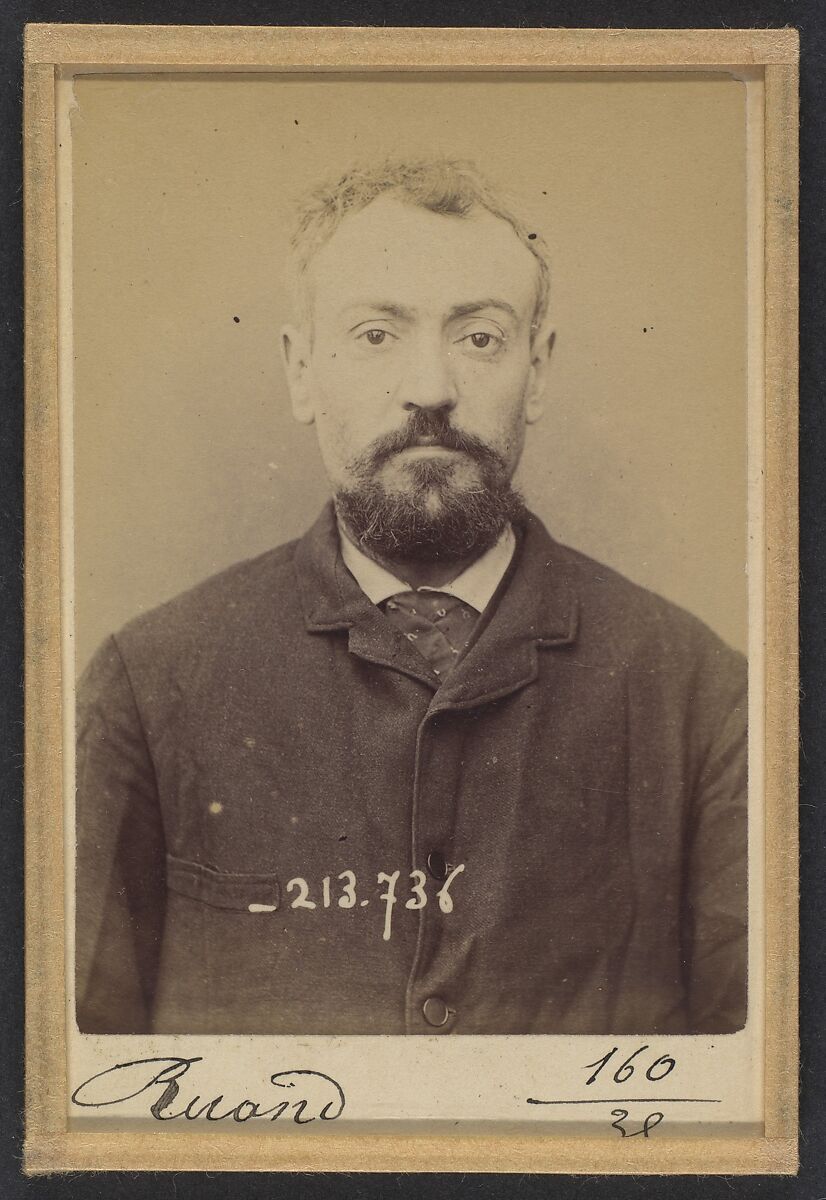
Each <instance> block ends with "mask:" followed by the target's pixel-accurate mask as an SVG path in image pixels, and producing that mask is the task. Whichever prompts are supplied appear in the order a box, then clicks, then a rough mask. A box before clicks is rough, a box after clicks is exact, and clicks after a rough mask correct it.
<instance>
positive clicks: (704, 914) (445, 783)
mask: <svg viewBox="0 0 826 1200" xmlns="http://www.w3.org/2000/svg"><path fill="white" fill-rule="evenodd" d="M745 719H746V674H745V668H744V663H743V661H742V659H741V657H740V656H739V655H737V654H735V653H734V652H733V651H731V650H729V649H728V648H727V647H726V646H725V645H724V644H723V643H722V642H720V641H719V640H718V638H717V637H716V636H715V635H714V634H712V633H711V632H710V631H709V630H708V629H707V628H706V627H705V626H704V625H702V624H701V623H700V622H699V621H697V620H695V619H694V618H693V617H691V616H689V615H687V614H686V613H685V612H682V611H681V610H679V609H677V608H675V607H674V606H673V605H671V604H669V603H667V602H666V601H664V600H662V599H660V598H658V597H657V596H654V595H652V594H651V593H649V592H647V591H644V590H643V589H642V588H639V587H637V586H635V585H633V584H631V583H629V582H628V581H627V580H625V579H623V578H622V577H621V576H620V575H617V574H616V573H615V572H614V571H611V570H609V569H607V568H606V567H603V566H600V565H599V564H598V563H596V562H594V561H592V560H591V559H588V558H586V557H584V556H583V555H581V554H578V553H576V552H575V551H573V550H570V549H567V548H566V547H564V546H560V545H558V544H557V543H556V542H554V541H553V540H552V539H551V538H550V537H549V536H548V534H547V533H546V531H545V529H544V528H543V527H542V525H541V524H540V523H539V521H537V520H536V519H535V518H530V519H529V520H528V521H527V524H526V527H525V529H524V531H523V533H522V536H521V538H520V546H519V549H518V551H517V554H516V556H515V558H514V562H513V563H512V565H511V568H510V569H509V572H508V574H507V575H506V577H505V579H504V580H503V581H502V584H501V585H500V588H499V590H498V592H497V594H496V596H495V597H494V599H493V600H492V601H491V604H490V605H489V606H488V609H487V610H486V612H485V614H484V616H483V617H482V619H481V620H480V622H479V624H478V626H477V628H476V631H475V633H474V637H473V639H472V641H471V645H470V648H469V649H468V650H467V651H466V652H465V654H464V656H463V657H462V658H461V660H459V662H458V665H457V666H456V668H455V669H454V671H453V672H452V673H451V674H450V676H449V677H448V678H447V679H446V681H445V682H444V683H443V684H442V685H441V686H439V680H438V679H437V677H436V676H435V675H433V674H432V673H431V671H430V669H429V667H428V666H427V664H426V663H425V661H424V660H423V659H422V658H421V657H420V656H419V654H418V653H417V652H416V650H415V648H414V647H413V646H411V645H410V644H409V642H407V641H405V639H404V637H403V636H402V635H401V633H400V632H399V631H398V630H397V629H396V628H395V627H394V626H393V625H391V624H390V622H389V621H388V620H387V619H386V618H385V616H384V615H383V614H382V612H381V611H380V610H379V609H378V608H376V607H374V605H373V604H371V602H370V601H369V600H368V599H367V597H366V596H365V595H364V593H363V592H362V591H361V589H360V588H359V586H358V585H357V583H356V582H355V580H354V579H353V577H352V576H351V575H350V573H349V572H348V571H347V569H346V568H345V566H344V564H343V562H342V560H341V555H340V551H339V545H338V536H337V532H336V525H335V520H334V516H333V512H332V508H331V507H328V508H327V509H326V510H325V512H324V513H323V514H322V516H321V518H320V519H319V521H318V522H317V523H316V525H315V526H314V527H313V528H312V529H311V530H310V531H309V533H308V534H307V535H306V536H305V537H304V538H303V539H301V540H300V541H298V542H296V543H291V544H290V545H286V546H282V547H281V548H279V549H277V550H273V551H271V552H269V553H267V554H264V555H262V556H261V557H260V558H256V559H254V560H252V561H250V562H244V563H241V564H239V565H237V566H234V567H232V568H231V569H230V570H228V571H225V572H224V573H223V574H220V575H218V576H217V577H215V578H213V579H210V580H208V581H207V582H206V583H203V584H201V585H200V586H199V587H196V588H194V589H193V590H192V591H189V592H187V593H186V594H185V595H183V596H180V597H178V598H177V599H175V600H173V601H171V602H170V603H168V604H165V605H163V606H162V607H161V608H158V609H157V610H155V611H154V612H151V613H149V614H147V615H145V616H141V617H139V618H138V619H137V620H135V621H133V622H132V623H131V624H129V625H128V626H127V627H126V628H125V629H124V630H123V631H122V632H121V633H119V634H118V635H117V636H116V637H114V638H110V639H109V640H108V641H107V642H106V643H105V644H104V645H103V647H102V648H101V649H100V650H99V652H98V654H97V656H96V657H95V659H94V660H93V662H92V664H91V666H90V667H89V669H88V670H87V672H86V674H85V677H84V679H83V681H82V684H81V687H80V696H79V735H80V740H79V758H78V774H77V784H78V823H77V833H78V859H77V954H76V961H77V996H78V1006H77V1014H78V1022H79V1025H80V1028H81V1030H83V1031H86V1032H102V1033H105V1032H112V1033H129V1032H144V1031H156V1032H169V1033H178V1032H188V1033H291V1034H314V1033H329V1034H350V1033H405V1032H406V1033H437V1032H441V1033H468V1034H470V1033H474V1034H478V1033H565V1034H570V1033H605V1032H608V1031H610V1032H612V1033H632V1032H633V1033H654V1032H660V1033H662V1032H676V1033H683V1032H691V1033H700V1032H707V1033H720V1032H726V1031H730V1030H734V1029H737V1028H739V1027H740V1026H742V1024H743V1022H744V1020H745V1000H746V966H745V963H746V765H745V752H746V737H745ZM440 856H441V857H440ZM461 868H463V869H461ZM397 873H398V874H397ZM446 876H447V877H448V878H449V879H450V882H449V884H448V886H447V890H446V891H445V890H444V884H445V877H446ZM301 880H303V881H305V882H306V888H305V887H304V886H303V885H302V883H301ZM325 881H326V882H325ZM440 889H441V890H442V894H441V896H439V894H438V893H439V891H440ZM393 898H394V899H393Z"/></svg>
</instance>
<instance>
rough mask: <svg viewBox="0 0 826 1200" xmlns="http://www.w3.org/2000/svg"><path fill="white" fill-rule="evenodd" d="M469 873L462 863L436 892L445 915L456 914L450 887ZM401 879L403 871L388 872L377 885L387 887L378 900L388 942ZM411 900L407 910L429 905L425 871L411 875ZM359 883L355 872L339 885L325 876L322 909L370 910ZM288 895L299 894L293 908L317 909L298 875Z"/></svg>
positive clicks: (381, 873) (339, 879) (341, 877)
mask: <svg viewBox="0 0 826 1200" xmlns="http://www.w3.org/2000/svg"><path fill="white" fill-rule="evenodd" d="M464 869H465V864H464V863H459V865H458V866H456V867H453V869H452V870H451V871H450V874H449V875H448V876H447V878H446V879H445V881H444V883H443V884H442V886H441V887H440V888H439V890H438V891H437V892H436V894H435V896H434V897H433V899H435V900H437V901H438V904H439V910H440V912H443V913H452V912H453V897H452V896H451V894H450V886H451V884H452V883H453V881H454V879H455V878H456V876H457V875H461V873H462V871H464ZM400 876H401V871H393V872H391V873H390V874H388V873H387V872H386V871H379V873H378V875H377V877H376V883H377V885H379V886H380V885H382V884H384V891H383V892H380V893H379V895H378V897H374V898H375V899H378V901H379V902H380V903H383V904H384V928H383V931H382V938H383V939H384V941H385V942H389V941H390V937H391V935H392V926H393V909H394V907H395V906H396V904H397V903H398V902H399V900H400V899H401V897H400V896H399V895H398V882H399V878H400ZM409 879H410V884H409V892H410V895H409V898H408V899H406V900H405V904H404V906H405V908H409V909H412V910H413V911H416V910H418V909H420V908H424V907H425V905H426V904H427V902H428V894H427V891H426V885H427V876H426V875H425V873H424V871H410V872H409ZM357 888H358V881H357V879H356V876H355V872H353V871H342V872H341V873H340V874H339V875H337V876H336V878H335V882H333V881H332V880H331V877H330V876H329V875H325V876H324V878H323V879H322V881H321V907H322V909H325V908H332V907H334V906H335V907H338V908H355V907H356V905H358V906H359V907H360V908H366V907H367V905H368V904H369V903H370V897H363V898H362V899H361V900H359V898H358V891H357ZM286 891H287V892H288V893H292V892H295V893H296V895H295V897H294V898H293V900H292V903H291V904H290V908H311V909H313V908H317V907H318V905H317V903H316V901H315V900H311V899H310V885H309V884H308V883H307V880H306V879H302V878H301V876H300V875H296V877H295V878H294V879H291V880H290V881H289V883H288V884H287V887H286Z"/></svg>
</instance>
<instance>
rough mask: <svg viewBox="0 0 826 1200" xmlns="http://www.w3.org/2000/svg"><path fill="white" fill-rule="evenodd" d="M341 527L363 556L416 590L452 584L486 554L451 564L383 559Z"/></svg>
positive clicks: (344, 527) (468, 557)
mask: <svg viewBox="0 0 826 1200" xmlns="http://www.w3.org/2000/svg"><path fill="white" fill-rule="evenodd" d="M339 525H340V528H341V531H342V534H343V535H344V536H345V537H347V538H349V540H350V541H351V542H352V543H353V545H354V546H356V547H357V548H358V549H359V550H361V552H362V554H366V555H367V557H368V558H372V560H373V562H375V563H378V564H379V566H380V567H384V569H385V571H389V572H390V574H391V575H395V577H396V578H397V579H400V580H401V581H402V582H403V583H407V584H409V585H410V587H411V588H412V589H413V590H415V589H417V588H420V587H428V588H437V589H438V588H440V587H443V586H444V585H445V584H446V583H451V582H452V581H453V580H454V579H456V578H457V577H458V576H459V575H461V574H462V572H463V571H465V570H467V568H468V567H469V566H470V565H471V563H474V562H476V560H477V558H481V557H482V555H483V554H484V553H485V551H484V550H479V551H476V552H475V553H473V554H468V555H467V556H466V557H464V558H460V559H451V561H450V562H445V561H443V560H440V559H433V560H431V561H427V562H420V561H418V560H416V561H414V562H411V561H410V559H406V558H383V557H382V556H381V555H379V554H375V553H374V552H373V551H372V550H369V549H368V548H367V547H366V546H362V545H361V544H360V543H359V542H358V541H357V540H356V539H355V538H354V537H353V536H352V535H351V533H350V531H349V529H348V528H347V526H346V524H345V523H344V522H343V521H341V520H339Z"/></svg>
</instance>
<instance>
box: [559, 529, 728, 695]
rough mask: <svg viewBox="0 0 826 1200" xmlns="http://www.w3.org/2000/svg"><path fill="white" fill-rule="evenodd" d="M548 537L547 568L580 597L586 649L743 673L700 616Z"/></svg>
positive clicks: (645, 665) (649, 664)
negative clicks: (706, 664) (710, 665)
mask: <svg viewBox="0 0 826 1200" xmlns="http://www.w3.org/2000/svg"><path fill="white" fill-rule="evenodd" d="M549 541H550V544H551V547H552V549H551V554H550V562H549V563H548V569H549V571H554V570H556V571H558V572H559V573H560V574H561V575H562V577H563V580H564V585H565V586H566V587H568V588H569V589H570V590H571V592H572V593H573V595H574V596H575V597H576V602H577V609H578V639H577V640H578V644H579V646H580V649H581V650H582V651H585V652H588V651H590V652H591V653H593V654H594V655H595V656H597V657H599V658H601V659H602V660H603V661H605V659H606V658H607V657H609V656H610V657H611V658H613V659H614V660H615V661H616V662H618V663H619V664H620V665H627V666H635V667H637V668H639V669H642V670H646V669H658V668H660V667H661V666H662V665H663V663H667V664H670V665H671V666H673V667H675V668H677V667H679V666H680V664H682V665H684V666H685V667H689V666H690V665H692V664H696V663H697V662H698V661H700V660H706V661H709V662H713V663H715V664H717V665H718V667H719V668H721V669H723V670H724V671H726V672H732V673H734V674H736V675H742V674H743V672H744V670H745V659H744V657H743V655H742V654H740V653H739V652H738V651H736V650H734V649H732V647H730V646H729V645H728V644H727V643H726V642H725V641H723V639H722V638H721V637H720V636H719V635H718V634H717V633H715V632H714V631H713V630H712V629H711V628H710V627H709V626H708V625H707V624H706V623H705V622H704V621H702V620H701V619H700V618H699V617H697V616H695V615H694V614H693V613H691V612H689V611H688V610H687V609H685V608H683V607H681V606H680V605H679V604H677V603H675V602H674V601H672V600H667V599H666V598H665V597H664V596H661V595H659V594H658V593H657V592H655V591H652V590H651V589H649V588H647V587H644V586H643V585H641V584H639V583H635V582H634V581H633V580H631V579H629V578H628V577H627V576H625V575H623V574H622V573H621V572H620V571H618V570H616V569H615V568H613V567H609V566H607V565H606V564H605V563H602V562H599V561H598V560H597V559H594V558H591V557H590V556H589V555H587V554H584V553H582V551H580V550H576V549H574V548H573V547H571V546H567V545H563V544H562V543H560V542H555V541H553V539H549Z"/></svg>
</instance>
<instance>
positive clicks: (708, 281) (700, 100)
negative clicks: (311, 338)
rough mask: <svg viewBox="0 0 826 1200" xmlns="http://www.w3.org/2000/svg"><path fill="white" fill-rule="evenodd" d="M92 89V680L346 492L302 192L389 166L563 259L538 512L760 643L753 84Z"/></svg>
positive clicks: (591, 549)
mask: <svg viewBox="0 0 826 1200" xmlns="http://www.w3.org/2000/svg"><path fill="white" fill-rule="evenodd" d="M74 92H75V101H76V107H75V109H74V112H73V114H72V142H73V147H72V161H73V171H72V193H73V195H72V201H73V219H74V231H73V247H72V250H73V288H72V303H73V340H74V347H73V353H74V367H75V371H74V381H73V390H74V465H75V471H74V501H75V509H74V517H75V564H74V567H75V618H76V624H75V635H76V655H77V664H78V667H79V668H82V667H83V666H84V665H85V663H86V662H87V660H88V657H89V655H90V654H91V652H92V651H93V650H94V648H95V646H96V645H97V644H98V643H99V642H100V640H101V639H102V638H103V637H104V636H105V635H106V634H107V633H109V632H111V631H113V630H114V629H116V628H118V627H119V626H120V625H121V624H122V623H123V622H124V621H125V620H127V619H129V618H130V617H132V616H134V615H135V614H137V613H138V612H141V611H144V610H146V609H148V608H151V607H153V606H154V605H155V604H157V603H159V602H161V601H163V600H165V599H167V598H169V597H170V596H173V595H175V594H176V593H177V592H179V591H181V590H182V589H183V588H185V587H188V586H189V585H191V584H193V583H195V582H197V581H198V580H200V579H202V578H204V577H205V576H207V575H209V574H211V573H213V572H214V571H217V570H219V569H221V568H222V567H224V566H226V565H228V564H229V563H231V562H234V561H236V560H238V559H241V558H244V557H248V556H250V555H254V554H257V553H260V552H261V551H263V550H265V549H267V548H269V547H270V546H272V545H275V544H277V543H279V542H282V541H284V540H287V539H289V538H292V537H295V536H298V535H300V534H301V533H302V532H303V531H304V529H306V527H307V526H308V525H309V524H310V522H311V521H312V520H313V519H314V517H315V515H316V513H317V511H318V509H319V508H320V506H321V504H322V503H323V501H324V499H325V498H326V496H327V488H326V483H325V479H324V476H323V472H322V468H321V462H320V459H319V456H318V453H317V450H316V447H315V438H314V434H313V431H312V430H308V429H306V428H304V427H302V426H298V425H296V424H295V423H294V422H293V421H292V418H291V416H290V414H289V406H288V399H287V392H286V385H285V381H284V379H283V375H282V371H281V365H280V360H279V353H278V336H277V335H278V329H279V326H280V325H281V323H282V322H283V321H285V320H286V319H288V317H289V316H290V313H289V308H288V304H287V298H286V294H285V288H284V283H283V278H282V263H283V258H284V251H285V247H286V239H287V235H288V230H289V226H290V221H291V212H292V205H293V201H294V198H295V197H296V196H298V195H300V193H301V191H302V190H303V189H304V188H305V187H307V186H309V185H311V184H313V183H314V182H316V181H317V180H318V179H319V178H321V177H325V176H327V175H329V174H332V173H335V172H337V171H340V170H342V169H344V168H346V167H347V166H348V165H349V164H350V163H352V162H353V161H354V160H355V159H365V158H372V157H374V156H376V155H382V154H388V153H390V154H394V155H395V154H408V153H409V154H416V155H421V154H428V153H440V154H441V153H446V154H450V155H456V156H460V157H465V158H471V159H474V160H475V161H476V162H478V163H479V165H480V166H481V167H482V168H483V169H484V170H485V172H486V173H487V175H488V176H489V177H490V178H491V180H492V181H493V182H494V183H496V184H500V185H504V186H505V187H506V188H507V189H509V191H510V193H511V195H512V197H513V198H514V201H515V203H516V204H517V205H518V207H519V208H520V210H521V211H522V212H523V213H525V215H526V216H527V217H528V219H529V220H530V221H531V222H532V223H535V224H536V225H537V227H538V228H539V229H540V230H541V231H542V232H543V233H544V235H545V237H546V239H547V241H548V243H549V245H550V249H551V258H552V298H551V312H552V315H553V318H554V320H555V323H556V327H557V342H556V346H555V350H554V360H553V367H552V371H551V382H550V389H549V399H550V404H549V410H548V412H547V414H546V416H545V417H544V419H543V421H542V422H541V423H540V425H538V426H536V427H534V428H533V429H532V430H530V431H529V435H528V447H527V450H526V454H525V458H524V461H523V464H522V467H521V468H520V473H519V476H518V480H519V483H520V485H521V487H522V488H523V490H524V492H525V494H526V496H527V498H528V501H529V503H530V504H531V507H532V508H533V509H534V510H535V511H536V512H537V513H538V514H539V516H540V517H542V519H543V520H544V521H545V522H546V524H547V525H548V527H549V528H550V530H551V532H552V533H553V534H554V536H556V537H557V538H559V539H560V540H562V541H565V542H568V543H570V544H572V545H574V546H576V547H577V548H578V549H581V550H583V551H585V552H586V553H589V554H592V555H594V556H595V557H596V558H598V559H600V560H602V561H604V562H606V563H609V564H610V565H611V566H614V567H616V568H618V569H619V570H621V571H622V572H623V573H624V574H626V575H628V576H630V577H631V578H632V579H634V580H636V581H637V582H639V583H642V584H643V585H645V586H647V587H650V588H652V589H654V590H655V591H657V592H660V593H661V594H662V595H665V596H667V597H668V598H669V599H672V600H674V601H676V602H677V603H679V604H681V605H683V606H684V607H686V608H688V609H689V610H690V611H692V612H694V613H696V614H697V615H698V616H700V617H701V618H702V619H703V620H705V621H706V622H707V623H708V624H709V625H711V626H712V628H714V629H715V630H717V632H719V633H720V634H721V635H722V636H723V637H724V638H725V639H726V640H727V641H729V642H730V643H731V644H733V645H735V646H737V647H739V648H741V649H742V648H745V645H746V576H745V561H746V399H747V397H746V352H747V346H746V333H747V326H746V298H747V295H746V164H745V145H746V143H745V86H744V85H743V84H742V83H739V82H737V81H735V80H733V79H731V78H728V77H725V76H716V77H708V78H705V79H704V78H702V77H698V76H696V75H692V76H691V77H685V76H683V77H679V76H672V77H665V76H662V75H660V76H657V77H656V78H652V77H651V76H648V77H643V76H636V77H626V78H624V79H622V78H618V77H617V76H612V77H611V78H610V79H609V78H606V77H605V76H599V75H595V76H590V77H589V76H583V75H582V74H579V73H578V74H577V76H576V77H572V76H565V75H556V76H536V75H532V76H531V77H530V78H526V77H524V76H522V77H519V76H516V75H512V76H501V75H498V76H491V77H487V78H485V79H481V78H480V77H479V76H478V75H474V76H466V77H458V76H457V77H450V78H443V79H440V80H434V78H433V76H432V75H431V76H429V77H428V78H427V79H426V80H425V79H421V80H417V79H415V78H411V77H410V76H405V77H404V78H401V77H395V78H392V77H371V78H370V79H369V80H367V79H361V80H359V79H355V78H349V79H347V80H342V79H340V78H336V77H333V76H327V77H326V78H320V77H318V76H316V77H314V78H313V79H309V78H306V77H298V76H292V77H289V76H281V77H273V76H257V77H249V76H247V77H239V76H225V77H223V78H215V77H213V78H211V79H207V78H203V77H193V76H188V77H182V76H177V77H174V78H171V77H166V78H161V77H155V78H152V77H140V76H131V77H128V76H127V77H124V76H120V77H118V78H117V79H111V78H110V79H106V78H100V77H97V78H87V79H76V80H75V83H74ZM235 317H238V318H239V320H238V321H237V322H236V321H235V320H234V318H235Z"/></svg>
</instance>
